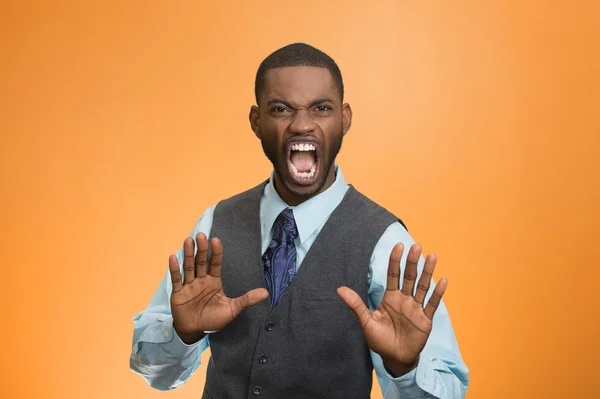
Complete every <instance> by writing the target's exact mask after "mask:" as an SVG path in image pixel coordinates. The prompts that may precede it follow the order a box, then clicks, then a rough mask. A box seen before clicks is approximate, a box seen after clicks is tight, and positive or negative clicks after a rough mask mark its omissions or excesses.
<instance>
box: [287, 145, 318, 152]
mask: <svg viewBox="0 0 600 399" xmlns="http://www.w3.org/2000/svg"><path fill="white" fill-rule="evenodd" d="M315 150H316V148H315V146H314V144H308V143H301V144H292V151H315Z"/></svg>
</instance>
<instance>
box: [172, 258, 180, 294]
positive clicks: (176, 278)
mask: <svg viewBox="0 0 600 399" xmlns="http://www.w3.org/2000/svg"><path fill="white" fill-rule="evenodd" d="M169 271H170V272H171V284H172V285H173V292H179V291H181V288H182V287H183V285H182V284H181V283H182V281H181V272H180V271H179V261H178V260H177V256H175V255H171V256H169Z"/></svg>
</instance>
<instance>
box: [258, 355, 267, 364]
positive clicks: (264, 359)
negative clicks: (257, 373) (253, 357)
mask: <svg viewBox="0 0 600 399" xmlns="http://www.w3.org/2000/svg"><path fill="white" fill-rule="evenodd" d="M258 361H259V362H261V363H262V364H265V363H266V362H267V356H266V355H260V357H259V358H258Z"/></svg>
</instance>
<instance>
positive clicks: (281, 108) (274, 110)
mask: <svg viewBox="0 0 600 399" xmlns="http://www.w3.org/2000/svg"><path fill="white" fill-rule="evenodd" d="M286 111H287V109H286V108H284V107H279V106H278V107H273V108H271V112H275V113H277V114H282V113H284V112H286Z"/></svg>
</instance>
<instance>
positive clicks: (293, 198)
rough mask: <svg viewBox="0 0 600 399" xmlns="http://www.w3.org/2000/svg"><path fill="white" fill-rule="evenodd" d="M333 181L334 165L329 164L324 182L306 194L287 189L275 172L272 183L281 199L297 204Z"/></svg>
mask: <svg viewBox="0 0 600 399" xmlns="http://www.w3.org/2000/svg"><path fill="white" fill-rule="evenodd" d="M334 182H335V166H334V165H331V169H330V170H329V173H328V175H327V179H326V180H325V184H323V186H322V187H321V188H320V189H319V190H317V191H315V192H314V193H310V194H307V195H300V194H297V193H294V192H292V191H290V190H288V189H287V188H286V187H285V184H283V182H282V181H281V178H280V177H279V175H278V174H277V173H275V178H274V180H273V183H274V185H275V190H277V194H279V196H280V197H281V199H282V200H284V201H285V203H286V204H288V205H289V206H297V205H300V204H301V203H303V202H304V201H308V200H309V199H311V198H313V197H315V196H317V195H319V194H321V193H322V192H323V191H325V190H327V189H328V188H329V187H331V185H332V184H333V183H334Z"/></svg>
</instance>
